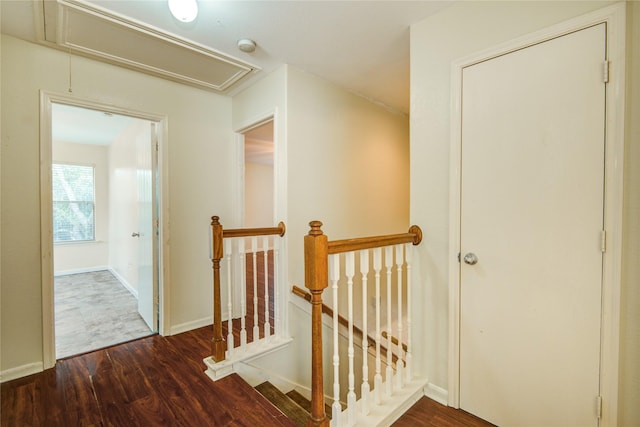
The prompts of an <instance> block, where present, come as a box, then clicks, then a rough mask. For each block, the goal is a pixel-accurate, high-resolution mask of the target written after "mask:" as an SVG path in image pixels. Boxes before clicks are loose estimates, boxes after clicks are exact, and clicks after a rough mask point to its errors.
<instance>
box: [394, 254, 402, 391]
mask: <svg viewBox="0 0 640 427" xmlns="http://www.w3.org/2000/svg"><path fill="white" fill-rule="evenodd" d="M395 248H396V272H397V273H398V336H397V338H398V361H397V362H396V380H397V384H396V386H397V388H398V390H401V389H402V388H403V387H404V384H403V381H402V379H403V375H404V362H403V360H402V359H403V354H402V322H403V321H404V320H403V319H402V285H403V283H404V282H403V280H402V263H403V261H404V260H403V256H402V245H396V246H395Z"/></svg>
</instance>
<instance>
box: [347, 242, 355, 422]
mask: <svg viewBox="0 0 640 427" xmlns="http://www.w3.org/2000/svg"><path fill="white" fill-rule="evenodd" d="M344 257H345V261H344V263H345V273H346V275H347V304H348V306H347V312H348V323H349V347H348V350H347V357H348V359H349V376H348V378H349V391H347V425H350V426H352V425H354V424H355V423H356V392H355V384H356V376H355V367H354V365H353V359H354V356H355V351H354V348H353V276H354V275H355V261H354V252H347V253H345V255H344Z"/></svg>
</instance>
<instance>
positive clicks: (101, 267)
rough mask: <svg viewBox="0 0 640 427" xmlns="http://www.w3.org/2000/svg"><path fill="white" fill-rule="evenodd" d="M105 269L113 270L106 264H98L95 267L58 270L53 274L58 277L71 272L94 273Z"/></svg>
mask: <svg viewBox="0 0 640 427" xmlns="http://www.w3.org/2000/svg"><path fill="white" fill-rule="evenodd" d="M103 270H111V269H110V268H109V267H108V266H106V265H97V266H94V267H86V268H74V269H71V270H62V271H56V272H54V273H53V275H54V276H55V277H58V276H68V275H69V274H80V273H93V272H96V271H103Z"/></svg>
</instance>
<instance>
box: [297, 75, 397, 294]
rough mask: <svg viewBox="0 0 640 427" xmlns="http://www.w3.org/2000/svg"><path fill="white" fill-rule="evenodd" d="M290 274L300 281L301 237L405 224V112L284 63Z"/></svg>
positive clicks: (384, 230) (382, 230)
mask: <svg viewBox="0 0 640 427" xmlns="http://www.w3.org/2000/svg"><path fill="white" fill-rule="evenodd" d="M287 111H288V117H287V120H288V123H287V144H288V151H287V155H288V158H289V172H288V175H289V176H288V193H287V197H288V199H289V211H288V217H289V222H288V223H287V230H288V231H287V232H288V233H289V235H290V240H289V280H290V283H291V284H296V285H298V286H301V287H303V286H304V250H303V236H304V235H306V234H307V233H308V231H309V225H308V224H309V222H310V221H312V220H320V221H322V222H323V223H324V226H323V230H324V234H326V235H327V236H329V239H331V240H335V239H343V238H350V237H364V236H375V235H382V234H389V233H402V232H406V231H408V229H409V210H408V207H409V168H408V166H409V145H408V137H409V135H408V118H407V117H406V116H401V115H397V114H394V113H391V112H389V111H388V110H386V109H384V108H382V107H381V106H379V105H376V104H373V103H371V102H369V101H367V100H365V99H364V98H361V97H359V96H356V95H355V94H353V93H350V92H347V91H345V90H344V89H342V88H340V87H338V86H336V85H333V84H331V83H329V82H327V81H325V80H322V79H320V78H318V77H316V76H314V75H311V74H308V73H305V72H303V71H300V70H298V69H296V68H293V67H289V73H288V79H287Z"/></svg>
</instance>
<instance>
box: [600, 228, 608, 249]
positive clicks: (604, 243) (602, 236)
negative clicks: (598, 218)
mask: <svg viewBox="0 0 640 427" xmlns="http://www.w3.org/2000/svg"><path fill="white" fill-rule="evenodd" d="M600 251H602V253H605V252H606V251H607V232H606V231H605V230H602V231H601V232H600Z"/></svg>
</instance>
